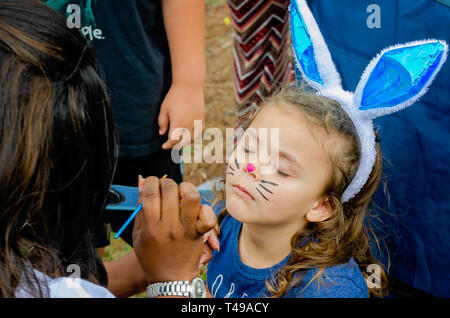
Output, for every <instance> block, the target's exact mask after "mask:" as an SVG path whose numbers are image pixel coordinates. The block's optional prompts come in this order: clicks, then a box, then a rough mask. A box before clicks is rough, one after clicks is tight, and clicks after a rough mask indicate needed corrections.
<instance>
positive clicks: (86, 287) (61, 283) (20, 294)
mask: <svg viewBox="0 0 450 318" xmlns="http://www.w3.org/2000/svg"><path fill="white" fill-rule="evenodd" d="M35 273H36V275H37V277H38V279H39V281H40V282H41V283H44V284H45V283H46V284H47V286H48V291H49V296H50V298H114V295H113V294H111V292H110V291H109V290H107V289H106V288H104V287H102V286H99V285H96V284H94V283H91V282H89V281H87V280H84V279H80V278H71V277H61V278H55V279H52V278H50V277H48V276H47V275H44V274H43V273H41V272H38V271H36V270H35ZM15 296H16V297H17V298H29V297H33V296H32V295H30V294H29V293H28V292H27V291H26V290H25V289H24V288H21V287H20V284H19V286H18V287H17V288H16V293H15Z"/></svg>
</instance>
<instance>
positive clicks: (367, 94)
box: [290, 0, 448, 202]
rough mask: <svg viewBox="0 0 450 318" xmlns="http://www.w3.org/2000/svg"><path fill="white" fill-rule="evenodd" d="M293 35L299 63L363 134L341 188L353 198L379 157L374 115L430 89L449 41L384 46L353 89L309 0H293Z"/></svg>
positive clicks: (314, 84)
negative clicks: (339, 68)
mask: <svg viewBox="0 0 450 318" xmlns="http://www.w3.org/2000/svg"><path fill="white" fill-rule="evenodd" d="M290 10H291V15H290V16H291V38H292V46H293V50H294V56H295V61H296V69H297V71H299V72H300V73H301V74H302V77H303V78H304V79H305V80H306V81H307V82H308V84H309V85H311V86H312V87H314V88H316V89H317V90H318V91H319V92H318V93H319V94H321V95H323V96H327V97H329V98H331V99H334V100H336V101H338V102H339V103H340V104H341V106H342V108H343V109H344V110H345V111H346V112H347V113H348V115H349V116H350V118H351V119H352V121H353V123H354V124H355V128H356V131H357V134H358V137H359V142H360V146H361V162H360V164H359V167H358V170H357V171H356V174H355V176H354V177H353V180H352V181H351V182H350V184H349V185H348V187H347V189H345V191H344V193H343V194H342V202H346V201H348V200H350V199H351V198H353V197H354V196H355V195H356V194H357V193H358V192H359V191H360V190H361V188H362V187H363V186H364V185H365V183H366V182H367V180H368V178H369V176H370V173H371V172H372V169H373V165H374V162H375V159H376V155H377V153H376V149H375V133H374V129H373V123H372V119H373V118H376V117H378V116H382V115H387V114H390V113H393V112H396V111H398V110H401V109H403V108H405V107H407V106H409V105H411V104H413V103H414V102H415V101H416V100H417V99H418V98H419V97H420V96H422V95H423V94H425V93H426V90H427V87H428V86H429V85H430V84H431V82H432V81H433V79H434V78H435V76H436V74H437V73H438V72H439V70H440V68H441V67H442V65H443V64H444V62H445V60H446V58H447V52H448V46H447V43H445V42H444V41H441V40H424V41H416V42H412V43H407V44H403V45H397V46H393V47H390V48H387V49H385V50H383V51H382V52H381V53H380V54H378V56H377V57H375V58H374V59H373V60H372V62H370V64H369V65H368V66H367V68H366V70H365V71H364V74H363V76H362V77H361V80H360V82H359V84H358V86H357V88H356V91H355V92H354V93H351V92H346V91H344V90H343V89H342V87H341V79H340V77H339V74H338V72H337V71H336V67H335V65H334V63H333V61H332V59H331V54H330V52H329V50H328V47H327V45H326V43H325V40H324V39H323V36H322V34H321V33H320V30H319V27H318V26H317V23H316V21H315V19H314V16H313V15H312V13H311V11H310V10H309V8H308V5H307V4H306V2H305V0H291V7H290Z"/></svg>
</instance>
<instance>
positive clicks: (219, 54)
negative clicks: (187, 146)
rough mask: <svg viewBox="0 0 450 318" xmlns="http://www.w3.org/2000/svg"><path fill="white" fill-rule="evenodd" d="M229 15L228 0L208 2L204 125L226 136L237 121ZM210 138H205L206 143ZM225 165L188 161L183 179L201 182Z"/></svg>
mask: <svg viewBox="0 0 450 318" xmlns="http://www.w3.org/2000/svg"><path fill="white" fill-rule="evenodd" d="M220 2H221V1H220ZM226 17H229V9H228V7H227V5H226V3H222V4H208V5H207V6H206V85H205V103H206V120H205V128H210V127H216V128H219V129H220V130H221V131H222V134H223V136H224V140H225V129H226V128H233V127H234V125H235V121H236V107H235V100H234V86H233V52H232V48H233V36H234V31H233V28H232V26H231V24H229V25H226V23H225V18H226ZM210 142H211V141H206V142H203V145H206V144H208V143H210ZM191 149H192V148H191ZM224 153H225V152H224ZM224 159H225V155H224ZM223 167H224V165H223V164H218V163H185V165H184V169H185V172H184V173H185V174H184V180H185V181H189V182H192V183H194V184H195V185H200V184H201V183H203V182H205V181H207V180H210V179H213V178H216V177H221V176H223Z"/></svg>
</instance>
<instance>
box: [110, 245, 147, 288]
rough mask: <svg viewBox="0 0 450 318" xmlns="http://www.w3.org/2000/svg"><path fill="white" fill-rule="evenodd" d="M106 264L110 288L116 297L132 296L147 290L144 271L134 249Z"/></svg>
mask: <svg viewBox="0 0 450 318" xmlns="http://www.w3.org/2000/svg"><path fill="white" fill-rule="evenodd" d="M104 264H105V268H106V271H107V273H108V290H109V291H110V292H111V293H112V294H114V295H115V296H116V297H130V296H133V295H136V294H138V293H141V292H143V291H145V287H146V285H147V284H146V281H145V278H144V273H143V270H142V268H141V266H140V264H139V262H138V260H137V258H136V255H135V253H134V251H131V252H130V253H128V254H127V255H126V256H124V257H122V258H121V259H118V260H116V261H113V262H105V263H104Z"/></svg>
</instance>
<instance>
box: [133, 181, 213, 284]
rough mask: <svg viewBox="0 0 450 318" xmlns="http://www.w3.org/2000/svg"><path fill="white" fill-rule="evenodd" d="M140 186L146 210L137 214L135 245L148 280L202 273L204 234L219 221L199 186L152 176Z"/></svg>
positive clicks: (141, 198) (143, 205) (189, 277)
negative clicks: (204, 199)
mask: <svg viewBox="0 0 450 318" xmlns="http://www.w3.org/2000/svg"><path fill="white" fill-rule="evenodd" d="M139 186H140V196H139V201H142V211H141V212H139V213H138V214H137V216H136V220H135V225H134V229H133V245H134V250H135V253H136V256H137V258H138V260H139V262H140V264H141V266H142V269H143V270H144V273H145V278H146V280H147V282H148V283H155V282H164V281H177V280H191V279H192V278H194V277H196V276H198V275H199V263H200V255H201V254H202V251H203V249H204V246H205V244H204V243H203V234H205V233H206V232H208V231H209V230H211V229H212V228H213V227H214V226H215V224H216V223H217V219H216V216H215V214H214V212H213V210H212V208H211V207H209V206H207V205H200V194H199V192H198V190H197V188H196V187H195V186H194V185H192V184H190V183H187V182H183V183H182V184H180V186H178V185H177V184H176V183H175V181H173V180H171V179H162V180H160V179H158V178H156V177H149V178H146V179H143V180H141V181H140V182H139ZM180 203H181V205H180Z"/></svg>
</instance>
